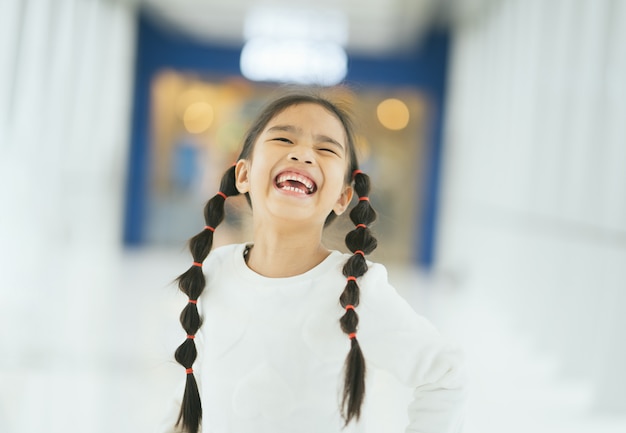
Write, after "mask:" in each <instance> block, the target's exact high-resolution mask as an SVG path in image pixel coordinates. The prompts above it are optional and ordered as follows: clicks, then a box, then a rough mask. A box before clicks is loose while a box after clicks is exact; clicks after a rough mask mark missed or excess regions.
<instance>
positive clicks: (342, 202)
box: [333, 185, 354, 215]
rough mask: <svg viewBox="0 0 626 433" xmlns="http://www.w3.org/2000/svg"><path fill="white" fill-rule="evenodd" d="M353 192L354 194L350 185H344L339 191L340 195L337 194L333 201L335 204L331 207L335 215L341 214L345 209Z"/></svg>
mask: <svg viewBox="0 0 626 433" xmlns="http://www.w3.org/2000/svg"><path fill="white" fill-rule="evenodd" d="M353 194H354V190H353V189H352V187H351V186H350V185H346V186H345V188H344V189H343V191H342V192H341V195H340V196H339V199H338V200H337V203H335V206H334V207H333V211H334V212H335V213H336V214H337V215H341V214H342V213H344V212H345V211H346V209H347V208H348V205H349V204H350V202H351V201H352V195H353Z"/></svg>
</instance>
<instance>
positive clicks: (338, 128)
mask: <svg viewBox="0 0 626 433" xmlns="http://www.w3.org/2000/svg"><path fill="white" fill-rule="evenodd" d="M277 125H279V126H294V127H296V128H297V129H300V130H302V131H303V132H306V133H314V134H324V135H328V136H330V137H332V138H334V139H336V140H338V141H339V140H341V141H342V142H343V141H345V135H346V131H345V128H344V126H343V124H342V123H341V121H340V120H339V119H338V118H337V116H335V115H334V114H333V113H331V112H330V111H328V110H327V109H326V108H324V107H322V106H321V105H318V104H313V103H303V104H296V105H290V106H289V107H287V108H285V109H284V110H282V111H280V112H279V113H277V114H276V115H274V117H272V118H271V119H270V121H269V122H268V123H267V125H266V126H265V128H264V129H265V130H266V131H267V130H268V129H270V128H272V127H275V126H277Z"/></svg>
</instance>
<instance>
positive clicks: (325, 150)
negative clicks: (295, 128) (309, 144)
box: [320, 147, 338, 155]
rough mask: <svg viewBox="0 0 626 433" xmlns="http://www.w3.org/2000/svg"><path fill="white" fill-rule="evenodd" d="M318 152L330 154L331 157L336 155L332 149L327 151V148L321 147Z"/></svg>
mask: <svg viewBox="0 0 626 433" xmlns="http://www.w3.org/2000/svg"><path fill="white" fill-rule="evenodd" d="M320 151H322V152H330V153H332V154H333V155H338V153H337V152H335V151H334V150H333V149H329V148H327V147H322V148H320Z"/></svg>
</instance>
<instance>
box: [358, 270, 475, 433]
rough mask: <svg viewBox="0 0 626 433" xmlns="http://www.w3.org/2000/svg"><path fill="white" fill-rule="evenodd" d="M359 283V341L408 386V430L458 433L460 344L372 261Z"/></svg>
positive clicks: (380, 365) (461, 378) (461, 409)
mask: <svg viewBox="0 0 626 433" xmlns="http://www.w3.org/2000/svg"><path fill="white" fill-rule="evenodd" d="M366 277H367V278H364V280H366V281H363V282H362V284H361V306H360V308H359V312H360V314H359V316H360V320H359V330H358V332H359V333H358V336H359V342H360V344H361V348H362V350H363V355H364V356H365V359H366V360H367V362H368V363H371V364H372V365H374V366H376V367H377V368H380V369H383V370H385V371H388V372H389V373H391V374H393V375H394V376H395V377H396V378H397V379H398V380H399V381H400V382H401V383H403V384H405V385H407V386H409V387H411V388H412V389H413V390H414V391H413V399H412V401H411V403H410V405H409V407H408V412H409V413H408V415H409V425H408V426H407V428H406V432H407V433H409V432H411V433H418V432H419V433H458V432H460V431H461V429H462V424H463V415H464V405H465V373H464V363H463V359H462V352H461V350H460V348H459V347H458V346H457V345H455V344H452V343H451V342H449V341H447V340H446V339H445V338H443V337H442V336H441V335H440V334H439V332H438V331H437V330H436V329H435V327H434V326H433V325H432V324H431V323H430V322H429V321H428V320H426V319H425V318H424V317H422V316H420V315H418V314H417V313H416V312H415V310H413V308H411V306H410V305H409V304H408V303H407V302H406V301H405V300H404V298H402V297H401V296H400V295H399V294H398V293H397V292H396V290H395V289H394V288H393V287H392V286H391V285H390V284H389V283H388V281H387V271H386V269H385V268H384V267H383V266H382V265H378V264H373V265H371V266H370V270H369V271H368V273H367V274H366Z"/></svg>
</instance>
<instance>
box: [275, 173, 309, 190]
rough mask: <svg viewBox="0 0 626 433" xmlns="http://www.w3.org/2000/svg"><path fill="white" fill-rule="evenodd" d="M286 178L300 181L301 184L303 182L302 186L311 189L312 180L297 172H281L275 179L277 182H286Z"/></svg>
mask: <svg viewBox="0 0 626 433" xmlns="http://www.w3.org/2000/svg"><path fill="white" fill-rule="evenodd" d="M288 180H294V181H296V182H300V183H301V184H303V185H304V186H306V188H307V189H308V190H309V191H313V185H314V184H313V182H312V181H311V179H309V178H307V177H304V176H302V175H299V174H295V173H285V174H281V175H280V176H278V179H276V182H277V183H282V182H286V181H288Z"/></svg>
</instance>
